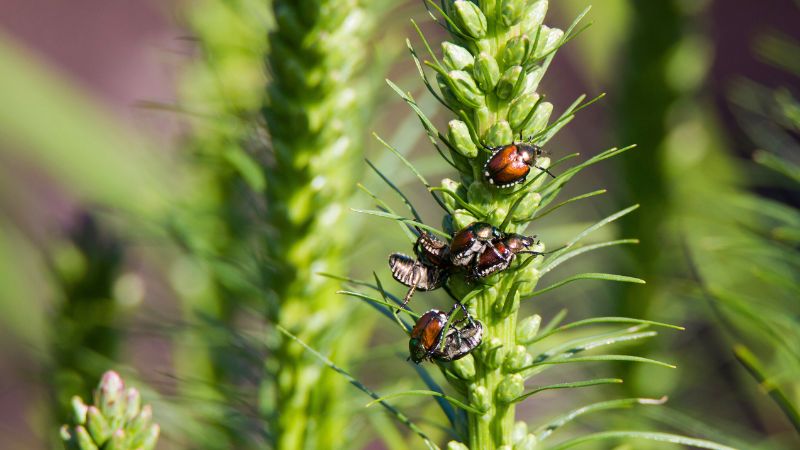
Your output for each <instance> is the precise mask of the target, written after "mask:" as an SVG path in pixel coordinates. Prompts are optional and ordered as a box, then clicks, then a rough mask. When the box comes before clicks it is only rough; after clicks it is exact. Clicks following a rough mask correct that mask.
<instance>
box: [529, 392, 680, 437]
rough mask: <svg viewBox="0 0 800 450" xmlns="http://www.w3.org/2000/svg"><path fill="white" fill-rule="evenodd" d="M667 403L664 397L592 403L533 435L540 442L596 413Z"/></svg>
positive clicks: (539, 429) (574, 410)
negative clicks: (586, 415)
mask: <svg viewBox="0 0 800 450" xmlns="http://www.w3.org/2000/svg"><path fill="white" fill-rule="evenodd" d="M666 401H667V398H666V397H662V398H660V399H654V398H623V399H620V400H609V401H605V402H598V403H593V404H591V405H586V406H582V407H580V408H576V409H573V410H572V411H570V412H568V413H566V414H563V415H561V416H559V417H557V418H555V419H553V420H551V421H550V423H548V424H547V425H544V426H542V427H539V428H538V429H537V430H536V431H535V432H534V434H535V435H536V438H537V440H539V441H540V442H541V441H543V440H545V439H547V438H548V437H549V436H550V435H552V434H553V432H554V431H556V430H557V429H559V428H561V427H563V426H564V425H566V424H568V423H569V422H572V421H573V420H575V419H576V418H578V417H580V416H582V415H584V414H589V413H593V412H597V411H605V410H609V409H618V408H630V407H631V406H635V405H663V404H664V403H665V402H666Z"/></svg>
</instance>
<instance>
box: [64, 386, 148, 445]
mask: <svg viewBox="0 0 800 450" xmlns="http://www.w3.org/2000/svg"><path fill="white" fill-rule="evenodd" d="M159 431H160V428H159V426H158V424H154V423H153V410H152V408H151V407H150V405H144V406H142V398H141V395H140V394H139V391H138V390H136V388H128V389H126V388H125V383H124V382H123V381H122V378H120V376H119V375H118V374H117V373H116V372H114V371H108V372H106V373H105V374H103V378H102V379H101V380H100V384H99V385H98V386H97V389H95V391H94V404H93V405H86V404H85V403H84V402H83V400H81V398H80V397H78V396H75V397H73V398H72V424H71V425H64V426H62V427H61V431H60V434H61V439H62V440H63V441H64V446H65V448H67V449H68V450H99V449H102V450H150V449H152V448H154V447H155V445H156V441H157V440H158V435H159Z"/></svg>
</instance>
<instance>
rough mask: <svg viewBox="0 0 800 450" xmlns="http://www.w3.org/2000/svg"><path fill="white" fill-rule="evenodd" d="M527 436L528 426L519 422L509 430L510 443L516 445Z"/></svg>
mask: <svg viewBox="0 0 800 450" xmlns="http://www.w3.org/2000/svg"><path fill="white" fill-rule="evenodd" d="M527 435H528V424H527V423H525V422H524V421H522V420H520V421H518V422H516V423H514V428H512V429H511V442H513V443H514V444H518V443H519V442H520V441H521V440H523V439H525V436H527Z"/></svg>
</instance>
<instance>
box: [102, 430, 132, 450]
mask: <svg viewBox="0 0 800 450" xmlns="http://www.w3.org/2000/svg"><path fill="white" fill-rule="evenodd" d="M127 449H128V446H127V445H126V442H125V432H124V431H123V430H117V431H115V432H114V434H112V435H111V439H109V440H108V442H106V445H104V446H103V450H127Z"/></svg>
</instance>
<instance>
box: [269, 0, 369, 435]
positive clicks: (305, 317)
mask: <svg viewBox="0 0 800 450" xmlns="http://www.w3.org/2000/svg"><path fill="white" fill-rule="evenodd" d="M379 3H381V2H361V1H356V0H316V1H315V0H311V1H301V2H298V1H294V0H279V1H275V2H274V4H273V8H274V16H275V21H276V23H277V27H276V29H275V30H274V31H273V32H272V33H270V36H269V47H270V55H269V59H268V62H269V68H270V72H271V76H272V80H271V83H270V85H269V88H268V98H269V99H268V105H267V107H266V108H265V111H264V116H265V118H266V121H267V124H268V128H269V132H270V135H271V138H272V147H273V148H272V150H273V161H271V162H270V163H268V165H267V169H266V173H267V183H268V188H267V222H268V224H269V226H270V227H271V229H270V230H269V231H268V232H267V236H266V241H265V242H264V248H265V249H266V251H267V253H268V256H269V259H270V265H271V267H270V269H268V270H267V271H266V272H267V273H266V275H265V277H266V279H267V280H266V282H267V285H268V286H270V289H272V291H273V293H274V295H273V296H272V299H271V303H270V306H269V308H270V311H269V312H268V318H269V320H270V322H272V323H274V324H280V325H282V326H283V327H285V328H286V329H288V330H290V331H291V332H292V333H293V334H295V335H296V336H298V337H300V338H301V339H302V340H303V341H304V342H307V343H309V344H310V345H311V346H313V347H314V348H316V349H318V350H319V351H321V352H323V353H325V354H328V355H330V357H331V359H334V360H336V361H339V362H346V361H347V359H348V357H349V356H351V355H352V354H353V352H354V349H356V348H358V345H357V343H358V342H362V341H363V339H365V338H366V333H367V332H368V330H369V326H368V325H367V324H365V323H363V321H361V322H360V323H359V324H358V325H356V322H355V318H354V316H353V314H352V311H351V309H350V308H348V306H349V305H348V304H347V303H345V302H344V300H342V299H340V298H338V296H336V295H335V291H336V286H337V283H336V282H335V281H333V280H330V279H328V278H325V277H324V276H322V275H320V274H321V273H343V272H345V273H346V272H347V268H346V260H347V258H348V254H349V253H348V252H349V249H350V248H351V244H352V243H353V242H354V238H355V233H354V231H353V226H352V223H350V222H349V221H348V214H347V211H348V203H349V199H350V197H351V195H352V192H353V189H354V187H355V185H354V183H353V182H352V180H353V179H355V174H356V172H357V170H358V167H359V166H360V163H361V158H360V157H361V155H362V151H363V150H362V145H363V144H362V142H363V140H364V135H365V123H366V121H367V119H368V117H369V112H368V110H369V108H368V106H369V105H368V99H369V98H370V97H369V93H370V91H371V89H370V88H369V86H368V85H367V84H366V83H365V78H364V76H363V73H364V69H365V67H364V63H365V58H366V56H367V52H366V49H367V46H366V43H367V41H368V36H369V30H370V29H371V28H372V25H373V15H372V14H371V13H370V11H369V9H370V8H375V7H376V4H379ZM270 352H271V354H270V355H269V357H268V358H267V371H268V373H270V374H271V376H270V377H269V380H267V383H268V384H267V385H266V386H265V387H264V388H265V391H266V392H265V399H264V400H265V401H264V403H263V405H262V409H264V410H265V411H266V413H267V417H266V421H267V422H268V423H270V426H271V427H272V429H271V430H270V433H271V435H272V440H273V444H274V447H275V448H280V449H302V448H314V449H326V448H342V447H343V442H344V441H345V439H346V437H347V436H346V435H345V433H343V432H342V430H345V429H346V428H347V427H346V424H347V423H348V422H347V421H348V414H347V409H346V408H345V405H344V403H343V402H342V401H341V399H342V398H343V394H342V390H343V388H344V387H345V386H346V383H345V381H344V380H343V379H341V378H340V377H339V376H338V375H337V374H335V373H333V372H329V371H327V370H325V369H324V368H322V367H320V366H319V365H318V363H317V362H316V360H315V359H314V357H313V356H311V355H308V354H305V353H304V350H303V348H302V347H301V346H300V345H299V344H298V343H296V342H295V341H293V340H291V339H287V338H285V337H283V335H278V336H276V338H275V340H274V341H272V342H271V343H270ZM272 382H274V384H271V383H272Z"/></svg>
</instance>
